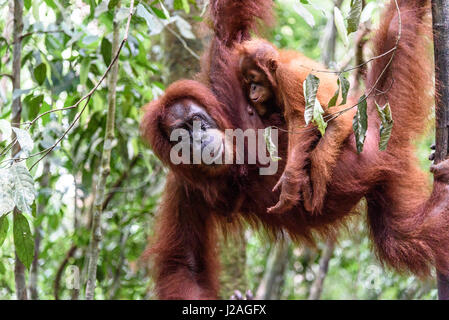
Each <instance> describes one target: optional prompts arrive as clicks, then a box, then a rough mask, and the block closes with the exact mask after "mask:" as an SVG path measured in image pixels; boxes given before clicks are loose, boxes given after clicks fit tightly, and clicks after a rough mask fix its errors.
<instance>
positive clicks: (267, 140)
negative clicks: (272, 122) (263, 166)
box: [263, 127, 281, 162]
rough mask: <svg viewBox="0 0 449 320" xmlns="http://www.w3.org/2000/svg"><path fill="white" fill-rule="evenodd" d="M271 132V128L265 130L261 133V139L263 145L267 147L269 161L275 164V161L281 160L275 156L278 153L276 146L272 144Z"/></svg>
mask: <svg viewBox="0 0 449 320" xmlns="http://www.w3.org/2000/svg"><path fill="white" fill-rule="evenodd" d="M271 130H272V129H271V127H267V128H265V130H264V132H263V137H264V139H265V143H266V145H267V150H268V153H269V155H270V159H271V161H274V162H276V161H279V160H281V158H279V157H278V156H277V154H278V151H277V147H276V145H275V144H274V142H273V140H272V139H271Z"/></svg>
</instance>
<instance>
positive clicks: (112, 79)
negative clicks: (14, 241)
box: [86, 2, 133, 300]
mask: <svg viewBox="0 0 449 320" xmlns="http://www.w3.org/2000/svg"><path fill="white" fill-rule="evenodd" d="M132 5H133V3H131V7H132ZM119 7H120V2H119V3H118V5H117V8H119ZM131 12H132V8H131ZM128 22H129V20H128ZM113 24H114V27H113V28H114V31H113V38H112V52H116V51H117V50H119V31H120V29H119V22H118V21H117V19H114V23H113ZM123 43H124V42H123V41H122V44H123ZM117 75H118V63H115V64H113V66H112V70H111V74H110V75H109V78H108V105H109V106H108V113H107V119H106V132H105V139H104V143H103V153H102V156H101V165H100V173H99V179H98V183H97V187H96V188H97V193H96V195H95V200H94V213H93V221H92V230H91V232H92V235H91V246H90V249H91V251H90V254H89V261H88V267H87V284H86V300H93V299H94V294H95V286H96V279H97V264H98V256H99V251H100V248H99V246H100V242H101V239H102V234H101V215H102V213H103V202H104V198H105V194H106V180H107V178H108V176H109V173H110V171H111V168H110V162H111V150H112V147H113V143H114V140H115V126H114V124H115V109H116V87H117Z"/></svg>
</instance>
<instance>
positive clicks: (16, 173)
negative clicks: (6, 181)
mask: <svg viewBox="0 0 449 320" xmlns="http://www.w3.org/2000/svg"><path fill="white" fill-rule="evenodd" d="M9 171H10V175H11V179H12V184H13V188H12V197H13V199H14V203H15V205H16V207H17V209H19V211H21V212H26V213H30V212H31V207H30V206H31V205H32V204H33V202H34V199H35V196H36V195H35V190H34V180H33V177H32V176H31V174H30V172H29V171H28V169H27V168H26V167H25V166H23V165H21V164H14V165H12V166H11V167H10V168H9Z"/></svg>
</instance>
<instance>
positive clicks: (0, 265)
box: [0, 261, 6, 274]
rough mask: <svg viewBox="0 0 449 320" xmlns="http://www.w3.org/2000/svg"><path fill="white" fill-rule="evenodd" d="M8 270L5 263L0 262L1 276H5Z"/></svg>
mask: <svg viewBox="0 0 449 320" xmlns="http://www.w3.org/2000/svg"><path fill="white" fill-rule="evenodd" d="M5 272H6V268H5V265H4V264H3V262H1V261H0V274H5Z"/></svg>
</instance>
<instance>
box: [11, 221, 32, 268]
mask: <svg viewBox="0 0 449 320" xmlns="http://www.w3.org/2000/svg"><path fill="white" fill-rule="evenodd" d="M13 220H14V223H13V234H14V247H15V249H16V252H17V256H18V257H19V259H20V261H21V262H22V263H23V264H24V265H25V267H26V268H27V269H29V268H30V266H31V262H32V261H33V257H34V241H33V237H32V235H31V231H30V225H29V224H28V220H27V218H25V216H24V215H23V214H21V213H14V219H13Z"/></svg>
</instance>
